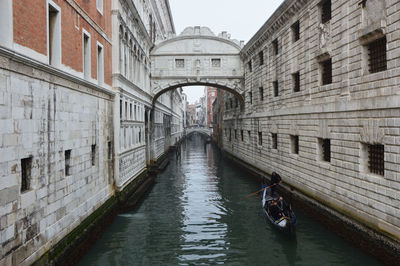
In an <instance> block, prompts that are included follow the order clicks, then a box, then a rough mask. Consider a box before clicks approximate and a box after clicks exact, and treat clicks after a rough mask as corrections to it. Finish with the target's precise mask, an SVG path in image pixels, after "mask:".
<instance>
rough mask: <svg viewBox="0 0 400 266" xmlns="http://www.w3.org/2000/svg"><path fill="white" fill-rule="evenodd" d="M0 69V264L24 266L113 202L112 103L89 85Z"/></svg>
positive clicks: (7, 64) (5, 65)
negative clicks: (25, 173)
mask: <svg viewBox="0 0 400 266" xmlns="http://www.w3.org/2000/svg"><path fill="white" fill-rule="evenodd" d="M0 62H2V63H1V66H0V148H1V152H0V206H1V207H0V217H1V218H0V219H1V220H0V243H1V245H2V248H1V249H0V265H11V262H12V264H14V265H19V264H23V265H28V264H30V263H33V262H34V261H35V260H36V259H38V258H39V257H40V256H41V255H42V254H43V253H44V252H45V251H47V250H48V249H49V248H50V247H51V246H52V245H53V244H54V243H56V242H57V241H59V240H60V239H62V238H63V237H64V236H65V235H66V234H68V233H69V232H70V231H71V230H72V229H74V228H75V227H76V226H77V225H78V224H79V223H80V222H81V221H82V220H83V219H85V218H86V217H87V216H88V215H90V214H91V213H92V212H93V210H95V209H96V208H98V207H99V206H101V205H102V204H103V203H104V202H105V201H106V200H107V199H109V198H110V197H111V196H112V171H111V168H112V165H111V161H110V160H109V149H108V143H109V142H111V145H113V143H112V140H113V130H112V109H113V102H112V95H110V94H106V93H104V92H101V90H97V89H96V88H94V87H93V86H90V84H89V86H86V85H88V83H77V82H73V81H71V80H70V79H69V80H67V79H64V78H62V77H60V76H56V75H49V73H47V72H45V71H41V70H39V69H33V68H32V67H30V66H28V65H25V64H23V63H17V62H16V61H12V60H11V59H8V58H5V57H3V56H0ZM10 70H12V71H10ZM50 77H51V78H50ZM92 145H96V146H95V157H94V158H92ZM111 148H112V146H111ZM66 150H71V163H70V175H66V173H65V158H64V157H65V151H66ZM28 157H31V158H32V165H31V174H30V177H29V182H30V185H29V188H28V190H26V191H23V192H21V182H22V181H21V178H22V165H21V159H24V158H28Z"/></svg>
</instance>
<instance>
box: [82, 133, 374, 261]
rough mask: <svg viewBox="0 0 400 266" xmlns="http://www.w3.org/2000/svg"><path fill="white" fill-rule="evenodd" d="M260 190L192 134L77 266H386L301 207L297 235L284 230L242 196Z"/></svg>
mask: <svg viewBox="0 0 400 266" xmlns="http://www.w3.org/2000/svg"><path fill="white" fill-rule="evenodd" d="M258 189H259V184H258V183H257V182H256V181H255V180H254V179H252V178H249V177H246V173H245V172H243V171H242V170H240V169H238V168H237V167H236V166H235V165H234V164H233V163H232V162H231V161H227V160H224V159H221V158H220V156H219V155H218V152H217V151H216V150H215V149H213V148H212V147H211V146H210V145H207V146H205V144H204V142H202V139H201V138H200V137H193V138H192V140H190V141H188V142H186V143H183V144H182V155H181V158H180V159H176V158H175V154H174V155H171V162H170V164H169V165H168V167H167V168H166V170H165V171H164V172H163V173H161V174H160V175H159V176H158V177H157V179H156V184H155V185H154V186H153V188H152V189H151V191H150V192H149V193H148V194H147V195H146V196H145V197H144V199H143V201H142V202H141V203H140V204H139V205H138V206H137V208H136V209H135V210H133V211H131V212H128V213H124V214H119V215H118V216H117V217H116V219H115V220H114V222H113V223H112V225H111V226H110V227H109V228H108V229H107V230H106V232H105V233H104V235H103V236H102V237H101V239H100V240H99V241H98V242H97V243H96V244H95V245H94V246H93V247H92V248H91V250H90V251H89V252H88V253H87V254H86V256H85V257H83V258H82V260H81V261H80V263H79V265H123V266H127V265H219V264H225V265H362V266H367V265H380V264H379V263H378V262H377V261H376V260H374V259H373V258H372V257H370V256H369V255H368V254H365V253H363V252H362V251H360V250H358V249H357V248H355V247H353V246H351V245H349V244H347V243H346V242H345V241H343V240H342V239H341V238H339V237H338V236H336V235H335V234H333V233H332V232H330V231H328V230H326V229H325V228H324V227H323V226H322V225H321V224H319V223H318V222H316V221H314V220H312V219H311V218H309V217H307V216H305V215H304V214H302V213H301V212H300V211H298V210H297V211H296V209H295V212H296V215H297V221H298V227H297V233H296V237H294V238H293V237H292V238H290V237H287V236H285V235H283V234H282V233H280V232H278V231H277V230H276V229H275V228H273V227H272V226H271V225H270V224H269V223H267V221H266V220H265V218H264V217H263V213H262V210H261V203H260V200H259V198H258V197H252V198H249V199H243V196H245V195H247V194H249V193H251V192H254V191H256V190H258Z"/></svg>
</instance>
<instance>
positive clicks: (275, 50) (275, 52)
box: [272, 39, 279, 55]
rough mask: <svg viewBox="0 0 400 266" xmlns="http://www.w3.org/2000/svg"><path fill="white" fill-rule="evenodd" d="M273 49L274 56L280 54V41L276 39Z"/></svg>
mask: <svg viewBox="0 0 400 266" xmlns="http://www.w3.org/2000/svg"><path fill="white" fill-rule="evenodd" d="M272 48H273V50H274V55H277V54H279V43H278V39H275V40H273V41H272Z"/></svg>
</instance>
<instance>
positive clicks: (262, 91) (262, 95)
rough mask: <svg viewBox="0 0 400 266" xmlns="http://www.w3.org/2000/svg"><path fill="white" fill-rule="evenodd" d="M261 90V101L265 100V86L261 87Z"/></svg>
mask: <svg viewBox="0 0 400 266" xmlns="http://www.w3.org/2000/svg"><path fill="white" fill-rule="evenodd" d="M258 90H259V92H260V101H261V102H262V101H264V88H263V87H260V88H258Z"/></svg>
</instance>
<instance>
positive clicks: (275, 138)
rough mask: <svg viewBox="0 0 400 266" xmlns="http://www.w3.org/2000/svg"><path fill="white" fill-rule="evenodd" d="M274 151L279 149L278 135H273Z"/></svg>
mask: <svg viewBox="0 0 400 266" xmlns="http://www.w3.org/2000/svg"><path fill="white" fill-rule="evenodd" d="M271 135H272V149H275V150H276V149H278V134H276V133H272V134H271Z"/></svg>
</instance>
